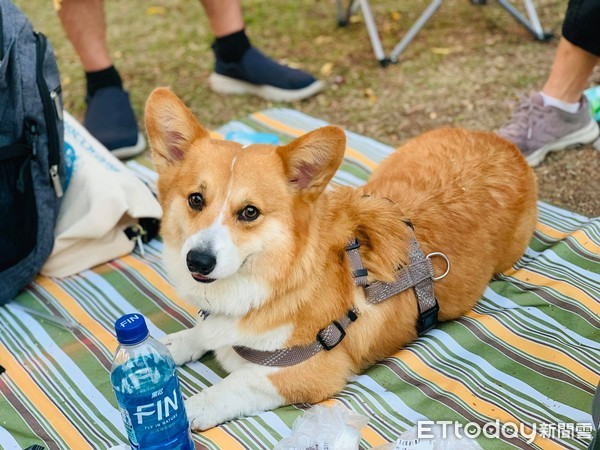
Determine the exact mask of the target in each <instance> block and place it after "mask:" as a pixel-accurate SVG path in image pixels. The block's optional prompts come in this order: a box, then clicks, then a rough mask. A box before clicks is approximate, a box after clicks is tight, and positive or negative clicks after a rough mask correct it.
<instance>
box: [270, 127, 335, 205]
mask: <svg viewBox="0 0 600 450" xmlns="http://www.w3.org/2000/svg"><path fill="white" fill-rule="evenodd" d="M345 150H346V135H345V134H344V132H343V131H342V130H341V129H340V128H338V127H334V126H327V127H323V128H319V129H317V130H315V131H311V132H310V133H307V134H305V135H303V136H301V137H299V138H298V139H295V140H294V141H292V142H290V143H289V144H288V145H286V146H282V147H279V148H278V149H277V153H278V155H279V156H280V158H281V159H282V161H283V164H284V168H285V173H286V176H287V177H288V180H289V182H290V183H291V184H292V186H293V187H294V188H295V189H296V190H298V191H299V192H303V193H308V194H310V195H311V197H314V198H316V197H318V196H319V194H320V193H321V192H322V191H323V190H324V189H325V187H326V186H327V184H328V183H329V181H330V180H331V178H332V177H333V175H334V174H335V171H336V170H337V169H338V167H339V166H340V164H341V163H342V158H343V157H344V151H345Z"/></svg>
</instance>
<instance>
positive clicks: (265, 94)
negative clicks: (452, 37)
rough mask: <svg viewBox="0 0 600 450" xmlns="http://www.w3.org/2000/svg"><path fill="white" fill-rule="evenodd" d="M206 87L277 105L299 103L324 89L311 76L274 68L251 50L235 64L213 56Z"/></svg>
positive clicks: (275, 64)
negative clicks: (213, 65)
mask: <svg viewBox="0 0 600 450" xmlns="http://www.w3.org/2000/svg"><path fill="white" fill-rule="evenodd" d="M213 51H214V46H213ZM215 56H216V52H215ZM208 85H209V86H210V88H211V89H212V90H213V91H215V92H218V93H220V94H253V95H257V96H259V97H262V98H264V99H265V100H272V101H279V102H294V101H298V100H303V99H305V98H308V97H311V96H313V95H315V94H316V93H318V92H319V91H321V90H322V89H323V87H324V83H323V82H322V81H319V80H316V79H315V78H314V77H313V76H312V75H310V74H308V73H306V72H303V71H301V70H297V69H292V68H291V67H288V66H284V65H282V64H278V63H276V62H275V61H273V60H272V59H270V58H268V57H267V56H265V55H263V54H262V53H261V52H259V51H258V50H257V49H255V48H254V47H250V48H249V49H248V50H247V51H246V52H245V53H244V56H243V57H242V60H241V61H240V62H236V63H227V62H224V61H222V60H219V58H218V56H216V63H215V71H214V72H213V73H212V74H211V75H210V77H209V78H208Z"/></svg>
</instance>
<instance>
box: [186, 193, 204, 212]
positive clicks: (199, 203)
mask: <svg viewBox="0 0 600 450" xmlns="http://www.w3.org/2000/svg"><path fill="white" fill-rule="evenodd" d="M188 205H190V208H192V209H195V210H198V211H201V210H202V208H204V197H202V194H199V193H198V192H194V193H193V194H190V196H189V197H188Z"/></svg>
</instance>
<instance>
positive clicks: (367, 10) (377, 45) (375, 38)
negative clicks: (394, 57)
mask: <svg viewBox="0 0 600 450" xmlns="http://www.w3.org/2000/svg"><path fill="white" fill-rule="evenodd" d="M358 3H359V4H360V9H361V10H362V13H363V17H364V19H365V25H366V26H367V31H368V32H369V38H370V39H371V46H372V47H373V52H375V57H376V58H377V60H378V61H379V64H381V65H382V66H383V67H385V66H387V65H388V64H389V62H390V61H389V59H388V58H386V56H385V53H384V51H383V46H382V45H381V39H379V32H378V31H377V25H375V20H374V19H373V14H372V13H371V6H370V5H369V0H358Z"/></svg>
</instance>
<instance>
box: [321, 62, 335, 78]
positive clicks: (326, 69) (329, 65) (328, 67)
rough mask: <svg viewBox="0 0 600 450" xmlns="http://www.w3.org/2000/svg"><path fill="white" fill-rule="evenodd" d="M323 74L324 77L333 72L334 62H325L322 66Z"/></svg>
mask: <svg viewBox="0 0 600 450" xmlns="http://www.w3.org/2000/svg"><path fill="white" fill-rule="evenodd" d="M320 72H321V75H322V76H324V77H328V76H329V75H331V73H332V72H333V63H330V62H328V63H325V64H323V65H322V66H321V70H320Z"/></svg>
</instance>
